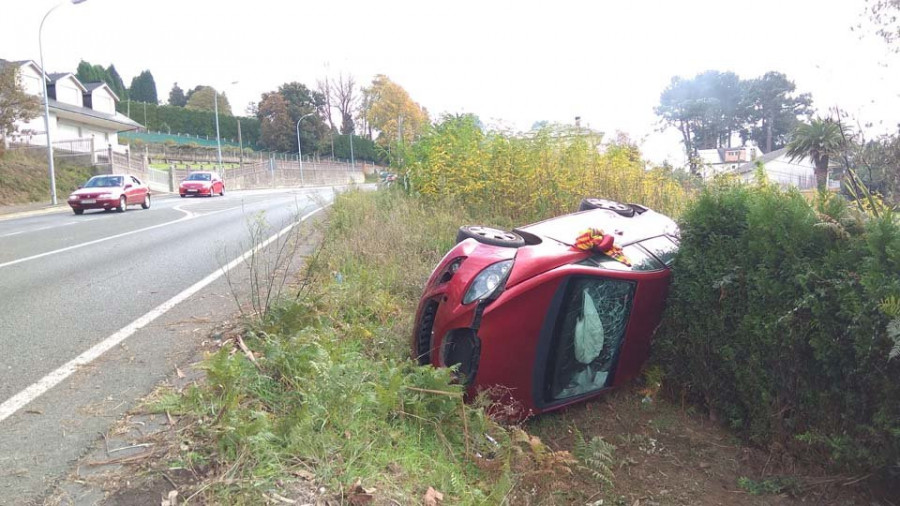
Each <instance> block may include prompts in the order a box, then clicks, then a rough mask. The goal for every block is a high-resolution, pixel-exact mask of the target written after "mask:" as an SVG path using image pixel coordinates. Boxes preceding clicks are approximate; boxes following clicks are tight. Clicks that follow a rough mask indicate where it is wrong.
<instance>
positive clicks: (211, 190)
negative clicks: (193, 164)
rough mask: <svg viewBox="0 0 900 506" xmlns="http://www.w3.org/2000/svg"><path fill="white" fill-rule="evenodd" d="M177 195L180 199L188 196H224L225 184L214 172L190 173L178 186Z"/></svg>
mask: <svg viewBox="0 0 900 506" xmlns="http://www.w3.org/2000/svg"><path fill="white" fill-rule="evenodd" d="M178 193H179V194H180V195H181V196H182V197H186V196H188V195H206V196H207V197H212V196H213V195H215V194H217V193H218V194H219V195H225V182H224V181H222V178H221V177H219V175H218V174H216V173H215V172H191V173H190V174H188V177H186V178H184V179H183V180H182V181H181V184H180V185H178Z"/></svg>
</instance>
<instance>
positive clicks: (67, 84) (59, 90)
mask: <svg viewBox="0 0 900 506" xmlns="http://www.w3.org/2000/svg"><path fill="white" fill-rule="evenodd" d="M56 100H58V101H60V102H63V103H66V104H72V105H77V106H78V107H84V100H83V99H82V96H81V88H79V87H78V84H77V83H76V82H75V80H74V79H72V77H71V76H70V77H66V78H64V79H60V80H59V81H56Z"/></svg>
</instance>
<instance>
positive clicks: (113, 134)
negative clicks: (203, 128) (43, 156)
mask: <svg viewBox="0 0 900 506" xmlns="http://www.w3.org/2000/svg"><path fill="white" fill-rule="evenodd" d="M8 65H14V66H16V67H18V69H19V79H20V81H19V82H20V83H21V84H22V88H23V89H24V90H25V92H26V93H30V94H32V95H36V96H38V97H41V98H43V90H42V86H41V68H40V67H39V66H38V65H37V64H36V63H35V62H33V61H31V60H24V61H15V62H13V61H6V60H2V59H0V68H2V67H5V66H8ZM47 95H48V96H49V100H48V105H49V109H50V137H51V139H52V140H53V144H54V147H56V148H57V149H64V150H69V151H75V152H89V151H92V150H93V151H105V150H106V149H107V148H110V147H111V148H112V149H113V150H114V151H117V152H124V151H125V149H126V147H125V146H120V145H119V138H118V133H119V132H127V131H130V130H137V129H139V128H142V126H141V125H140V124H138V123H136V122H134V121H132V120H131V118H128V117H127V116H125V115H123V114H119V113H117V112H116V103H117V102H118V101H119V97H117V96H116V94H115V93H113V91H112V90H111V89H110V88H109V86H107V85H106V84H105V83H82V82H81V81H79V80H78V78H76V77H75V75H73V74H71V73H61V74H48V75H47ZM41 112H42V114H41V115H39V116H38V117H37V118H34V119H32V120H31V121H28V122H22V123H20V124H19V125H18V130H19V131H18V132H17V133H15V134H13V135H11V136H9V138H7V139H5V140H6V141H7V142H9V143H19V144H31V145H46V144H47V137H46V130H45V128H44V115H43V111H41Z"/></svg>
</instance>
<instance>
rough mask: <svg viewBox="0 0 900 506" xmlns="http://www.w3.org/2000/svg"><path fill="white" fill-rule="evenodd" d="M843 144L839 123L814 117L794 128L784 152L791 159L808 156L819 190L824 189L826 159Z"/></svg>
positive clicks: (837, 152) (836, 154)
mask: <svg viewBox="0 0 900 506" xmlns="http://www.w3.org/2000/svg"><path fill="white" fill-rule="evenodd" d="M843 145H844V136H843V134H842V133H841V127H840V125H838V124H837V123H836V122H834V121H832V120H831V119H820V118H816V119H814V120H812V122H810V123H809V124H806V123H802V124H801V125H800V126H798V127H797V129H796V130H794V133H793V135H791V142H789V143H788V145H787V153H786V154H787V156H789V157H790V160H791V161H794V160H795V159H798V158H806V157H809V159H810V160H812V162H813V164H815V169H814V172H815V174H816V186H818V188H819V191H824V190H825V189H826V185H827V182H828V159H829V157H833V156H838V155H839V154H840V153H841V148H842V147H843Z"/></svg>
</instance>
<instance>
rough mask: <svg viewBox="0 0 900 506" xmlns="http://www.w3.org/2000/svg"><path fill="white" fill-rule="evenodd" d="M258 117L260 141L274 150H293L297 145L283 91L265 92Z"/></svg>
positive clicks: (258, 109) (257, 113)
mask: <svg viewBox="0 0 900 506" xmlns="http://www.w3.org/2000/svg"><path fill="white" fill-rule="evenodd" d="M256 117H257V118H259V122H260V125H259V129H260V139H259V142H260V144H262V145H263V146H264V147H265V148H267V149H270V150H274V151H291V150H292V148H294V147H296V141H295V140H294V136H293V135H292V134H293V131H294V125H293V124H291V116H290V113H289V112H288V103H287V101H286V100H285V99H284V96H282V95H281V93H277V92H275V93H264V94H263V96H262V100H260V102H259V106H258V108H257V112H256Z"/></svg>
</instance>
